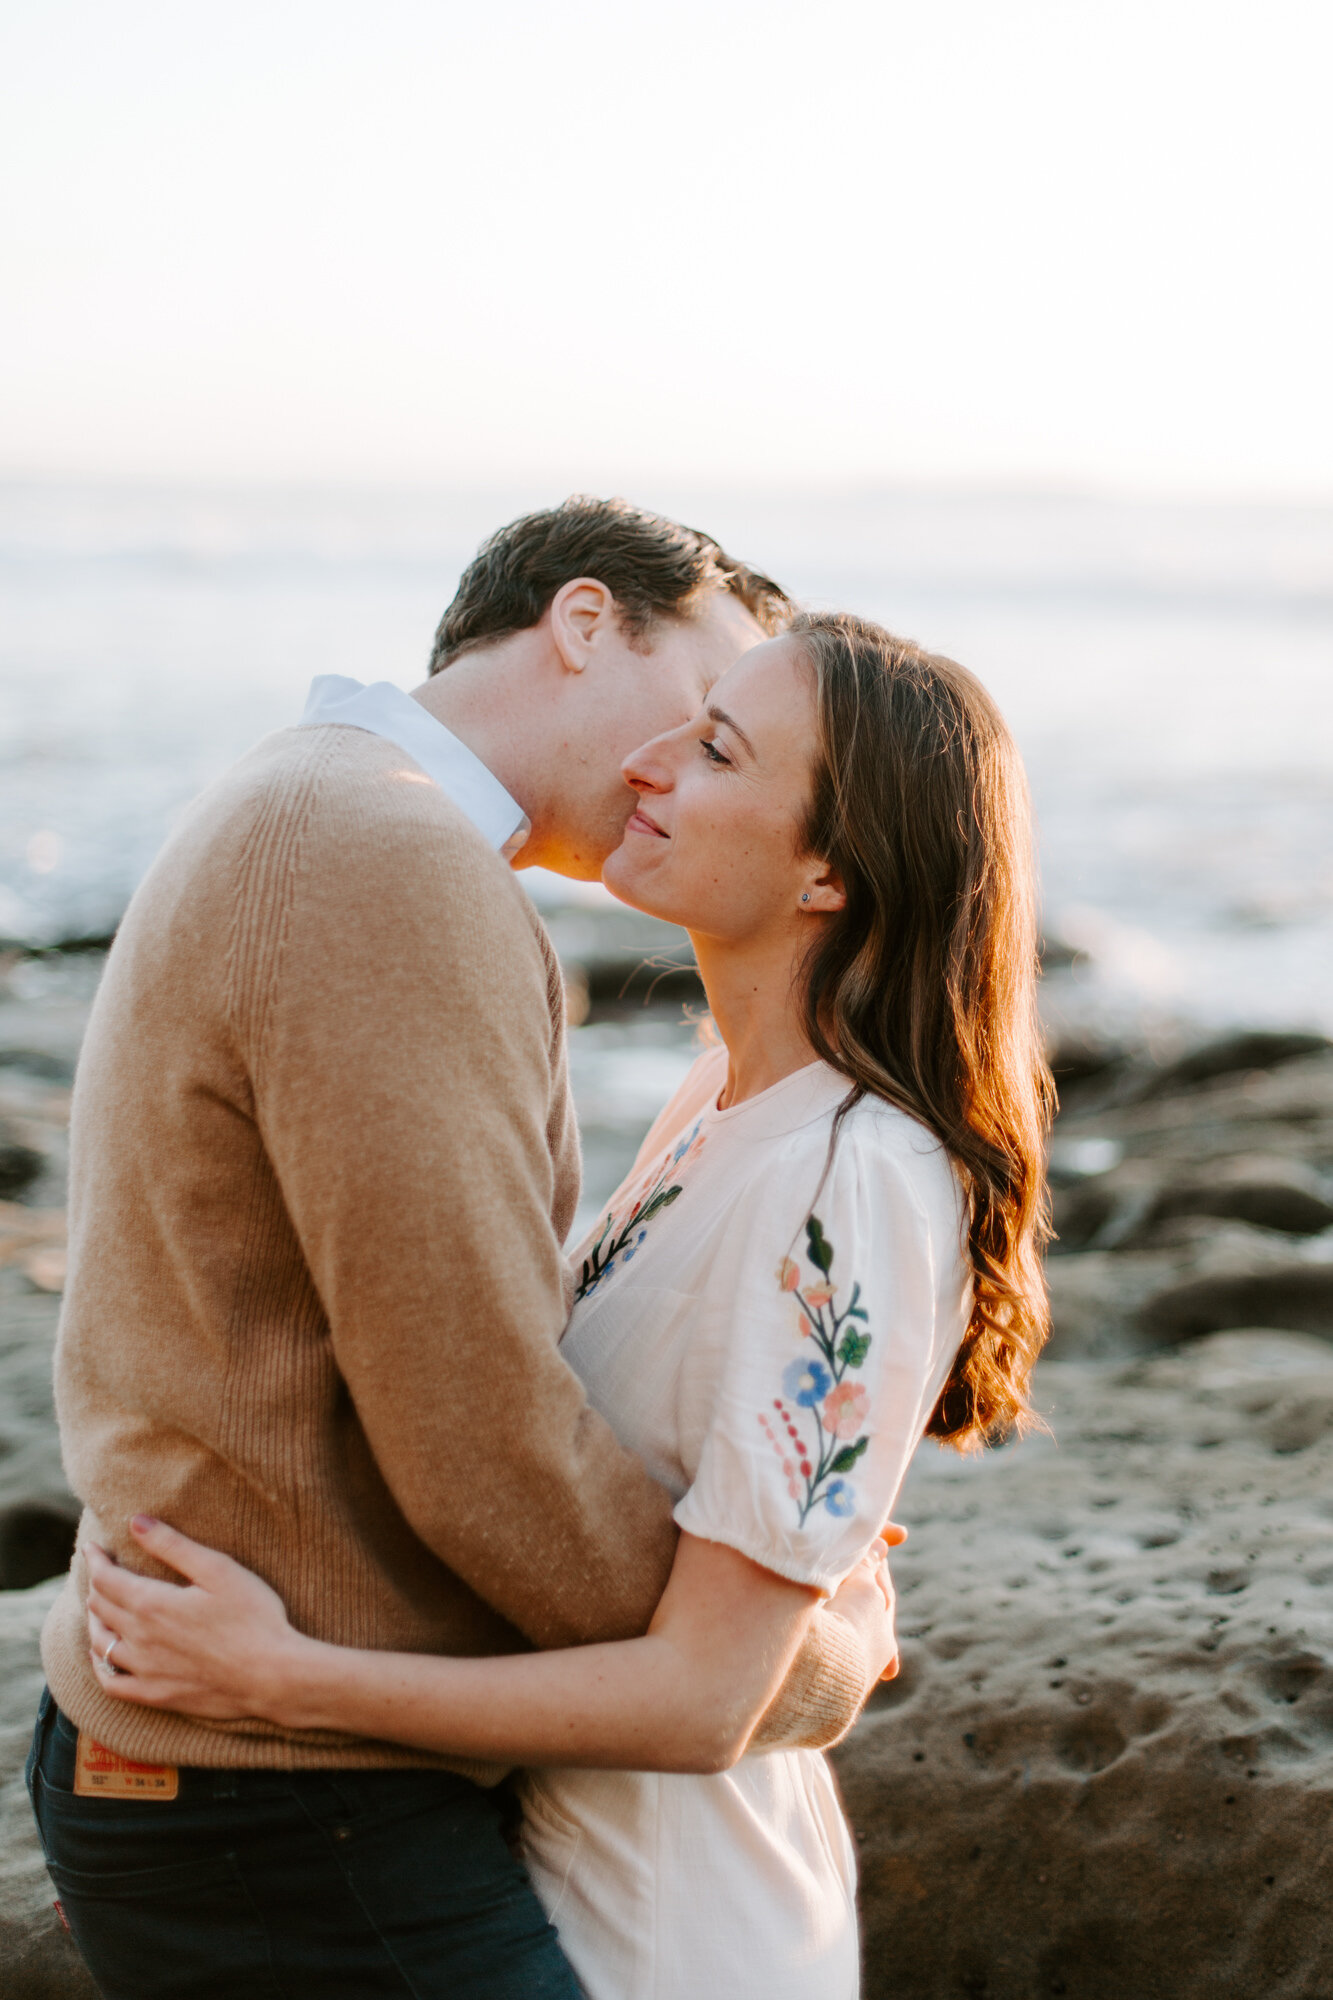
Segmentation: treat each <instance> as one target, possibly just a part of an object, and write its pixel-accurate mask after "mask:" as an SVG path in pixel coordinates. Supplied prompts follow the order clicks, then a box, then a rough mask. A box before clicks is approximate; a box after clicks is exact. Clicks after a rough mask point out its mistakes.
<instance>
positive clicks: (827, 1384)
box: [782, 1361, 833, 1410]
mask: <svg viewBox="0 0 1333 2000" xmlns="http://www.w3.org/2000/svg"><path fill="white" fill-rule="evenodd" d="M782 1386H783V1388H784V1389H785V1390H786V1391H787V1394H788V1395H789V1396H790V1397H791V1399H792V1401H793V1402H794V1403H799V1404H800V1405H801V1407H802V1409H805V1410H813V1408H814V1407H815V1404H816V1403H822V1402H823V1400H824V1398H825V1396H827V1394H828V1392H829V1390H830V1389H831V1388H832V1387H833V1377H832V1376H831V1375H830V1374H829V1372H828V1369H827V1368H826V1367H825V1366H824V1364H823V1362H822V1361H790V1362H788V1364H787V1366H786V1368H785V1369H784V1370H783V1373H782Z"/></svg>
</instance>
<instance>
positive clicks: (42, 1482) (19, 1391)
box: [0, 1210, 78, 1590]
mask: <svg viewBox="0 0 1333 2000" xmlns="http://www.w3.org/2000/svg"><path fill="white" fill-rule="evenodd" d="M9 1212H11V1213H12V1210H11V1211H9ZM22 1212H23V1213H27V1214H31V1213H32V1211H30V1210H28V1211H22ZM2 1221H3V1218H2V1217H0V1223H2ZM62 1223H63V1218H62ZM3 1241H4V1239H3V1235H0V1249H2V1248H3ZM58 1311H59V1302H58V1300H56V1299H54V1298H51V1297H44V1296H40V1295H35V1294H34V1293H32V1292H30V1291H29V1290H28V1288H27V1286H26V1284H25V1283H24V1282H23V1280H22V1278H21V1276H20V1274H19V1272H18V1271H17V1270H16V1269H15V1268H13V1267H12V1266H11V1267H10V1268H8V1269H0V1590H13V1589H16V1588H23V1587H26V1586H27V1585H29V1584H31V1583H35V1582H37V1581H38V1580H39V1579H40V1578H41V1577H44V1576H54V1575H56V1574H57V1573H59V1572H62V1571H64V1570H65V1569H66V1568H67V1567H68V1563H69V1548H70V1545H71V1539H70V1538H71V1533H72V1529H71V1524H72V1523H73V1522H74V1521H75V1520H76V1519H77V1517H78V1507H77V1503H76V1502H75V1500H74V1498H73V1496H72V1495H71V1494H70V1492H69V1489H68V1488H67V1486H66V1484H65V1475H64V1471H63V1469H62V1467H61V1463H60V1439H59V1437H58V1435H57V1433H56V1426H55V1412H54V1409H53V1407H52V1393H51V1354H52V1347H53V1344H54V1340H55V1329H56V1317H57V1313H58ZM48 1564H49V1565H50V1566H49V1567H46V1565H48Z"/></svg>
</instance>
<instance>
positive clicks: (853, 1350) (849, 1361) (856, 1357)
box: [838, 1331, 870, 1368]
mask: <svg viewBox="0 0 1333 2000" xmlns="http://www.w3.org/2000/svg"><path fill="white" fill-rule="evenodd" d="M869 1352H870V1335H869V1334H868V1333H852V1332H850V1331H849V1332H847V1333H844V1335H843V1336H842V1341H841V1343H840V1345H839V1347H838V1359H839V1360H840V1361H841V1362H842V1363H843V1364H844V1365H845V1366H846V1367H848V1368H859V1367H860V1366H861V1364H862V1362H863V1361H864V1360H865V1358H866V1356H867V1354H869Z"/></svg>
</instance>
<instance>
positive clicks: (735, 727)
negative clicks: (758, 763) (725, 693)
mask: <svg viewBox="0 0 1333 2000" xmlns="http://www.w3.org/2000/svg"><path fill="white" fill-rule="evenodd" d="M704 712H705V714H706V715H707V717H708V720H709V721H710V722H724V723H725V724H726V726H727V728H728V729H729V730H731V732H732V734H733V735H734V736H738V737H739V738H740V740H741V742H742V743H743V744H744V745H745V747H746V749H747V750H748V751H749V753H750V755H751V756H752V757H756V758H757V756H758V753H757V751H756V750H755V747H754V745H753V743H751V741H750V739H749V737H748V736H747V735H746V733H745V731H744V730H743V729H742V728H741V726H740V724H739V722H737V721H736V719H735V717H734V716H731V715H728V714H727V711H726V709H725V708H709V709H706V710H705V711H704Z"/></svg>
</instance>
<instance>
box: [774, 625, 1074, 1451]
mask: <svg viewBox="0 0 1333 2000" xmlns="http://www.w3.org/2000/svg"><path fill="white" fill-rule="evenodd" d="M789 631H790V636H791V638H792V640H793V641H794V643H795V644H796V645H797V646H798V647H799V648H800V650H801V653H802V655H803V656H804V658H805V660H806V661H807V663H808V664H809V667H810V669H811V671H812V672H813V675H814V680H815V690H816V703H815V707H816V715H817V741H816V746H815V755H814V783H813V791H812V797H811V802H810V807H809V811H808V814H807V819H806V823H805V826H804V828H803V840H804V845H805V848H806V850H807V851H808V852H810V853H813V854H817V855H819V856H820V857H821V858H822V859H824V860H827V861H828V862H829V863H830V865H831V866H832V867H833V868H835V869H836V870H837V872H838V874H839V876H840V877H841V880H842V883H843V887H844V888H845V890H846V896H847V902H846V907H845V909H844V910H842V911H841V912H840V913H839V914H838V915H837V916H836V917H834V918H833V919H832V920H831V921H830V922H829V923H827V925H825V926H824V927H823V928H822V934H821V936H820V938H819V939H818V941H817V942H816V943H815V945H814V946H813V947H812V948H811V952H810V955H809V958H808V960H807V962H806V966H805V1002H804V1004H805V1013H806V1021H805V1027H806V1032H807V1034H808V1036H809V1039H810V1041H811V1043H812V1045H813V1047H814V1048H815V1050H816V1052H817V1053H818V1054H819V1055H820V1056H822V1057H823V1059H824V1060H825V1061H826V1062H828V1063H830V1064H831V1065H832V1066H833V1067H834V1068H835V1069H838V1070H840V1071H841V1072H842V1074H843V1075H844V1076H846V1077H848V1078H849V1079H850V1080H851V1083H852V1085H853V1089H852V1091H851V1093H850V1094H849V1096H848V1098H847V1101H846V1104H845V1106H844V1112H845V1111H846V1110H850V1108H851V1106H852V1105H853V1104H854V1103H855V1102H857V1100H858V1099H859V1098H860V1097H862V1096H864V1095H865V1094H867V1093H873V1094H874V1095H875V1096H877V1097H882V1098H886V1099H887V1100H888V1101H889V1102H890V1103H891V1104H896V1105H899V1106H900V1107H901V1108H902V1109H903V1110H904V1111H906V1112H909V1113H910V1114H911V1115H912V1116H913V1117H914V1118H917V1119H919V1120H920V1121H921V1122H922V1124H924V1125H926V1126H928V1127H929V1128H930V1130H931V1131H933V1132H934V1133H935V1134H936V1136H937V1137H938V1138H939V1139H940V1141H941V1142H942V1144H943V1145H944V1146H945V1147H946V1148H947V1149H948V1151H949V1153H950V1155H951V1156H952V1158H953V1160H954V1162H955V1164H956V1166H957V1168H958V1170H959V1172H960V1174H961V1177H962V1180H963V1184H964V1188H965V1191H966V1195H967V1200H968V1215H969V1219H968V1246H969V1250H970V1254H971V1261H972V1268H973V1272H974V1288H973V1306H972V1314H971V1319H970V1322H969V1325H968V1329H967V1333H966V1336H965V1338H964V1340H963V1344H962V1346H961V1348H960V1350H959V1353H958V1356H957V1359H956V1360H955V1362H954V1366H953V1368H952V1370H951V1371H950V1374H949V1378H948V1381H947V1382H946V1383H945V1386H944V1389H943V1391H942V1393H941V1395H940V1398H939V1401H938V1403H937V1404H936V1406H935V1409H934V1411H933V1413H932V1415H931V1419H930V1422H929V1424H928V1426H927V1430H928V1433H929V1434H930V1435H931V1436H933V1437H936V1438H939V1439H941V1440H943V1441H945V1442H947V1443H949V1444H952V1445H954V1446H956V1447H957V1448H958V1449H960V1450H963V1451H968V1450H975V1449H978V1448H979V1447H980V1446H981V1445H982V1444H984V1443H988V1442H994V1441H996V1440H997V1439H998V1438H1000V1437H1003V1436H1005V1435H1007V1434H1008V1433H1009V1432H1010V1431H1012V1430H1013V1429H1015V1428H1018V1429H1020V1430H1021V1429H1024V1428H1027V1427H1029V1426H1031V1425H1033V1424H1035V1423H1038V1422H1039V1419H1037V1418H1035V1417H1034V1416H1033V1413H1032V1410H1031V1407H1030V1404H1029V1401H1028V1385H1029V1378H1030V1376H1031V1373H1032V1368H1033V1364H1034V1362H1035V1361H1036V1358H1037V1355H1038V1353H1039V1352H1040V1350H1041V1347H1042V1344H1043V1342H1044V1341H1045V1339H1046V1336H1047V1333H1048V1332H1049V1328H1050V1314H1049V1308H1048V1304H1047V1297H1046V1284H1045V1279H1044V1276H1043V1273H1042V1262H1041V1254H1042V1250H1043V1247H1044V1245H1045V1243H1046V1241H1047V1239H1048V1237H1049V1235H1050V1227H1049V1221H1048V1204H1047V1196H1046V1179H1045V1141H1046V1136H1047V1133H1048V1132H1049V1129H1050V1121H1051V1116H1052V1112H1053V1109H1054V1102H1055V1092H1054V1084H1053V1082H1052V1079H1051V1073H1050V1069H1049V1067H1048V1066H1047V1063H1046V1059H1045V1054H1044V1051H1043V1044H1042V1036H1041V1029H1040V1025H1039V1022H1038V1019H1037V1000H1036V992H1037V913H1036V887H1035V870H1034V865H1033V854H1032V827H1031V810H1030V806H1029V802H1028V793H1027V784H1026V780H1025V777H1024V774H1023V766H1022V763H1021V761H1020V759H1019V755H1018V751H1017V749H1016V748H1015V746H1014V742H1013V739H1012V737H1011V736H1010V734H1009V731H1008V729H1007V728H1006V727H1005V724H1004V721H1003V718H1002V717H1001V715H1000V713H999V710H998V709H997V708H996V706H995V704H994V702H993V701H992V700H991V698H990V696H989V695H988V694H987V692H986V690H985V689H984V688H983V687H982V686H981V684H980V682H979V681H977V680H976V679H975V678H974V677H973V676H972V675H971V674H970V673H968V672H967V671H966V669H965V668H963V667H960V666H958V665H957V664H956V663H955V662H954V661H953V660H946V659H942V658H940V657H939V656H938V655H937V654H934V653H926V652H923V651H922V650H921V648H920V647H919V646H915V645H912V644H911V643H910V642H908V641H906V640H903V639H896V638H894V637H893V635H892V634H891V633H889V632H886V631H884V630H883V628H882V627H881V626H879V625H874V624H871V623H870V622H869V621H868V620H866V619H862V618H854V617H849V616H845V615H839V616H832V615H829V616H824V615H804V616H801V617H798V618H797V619H795V621H794V622H793V623H792V625H791V627H790V628H789ZM841 1115H842V1114H840V1116H841Z"/></svg>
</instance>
